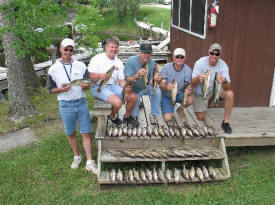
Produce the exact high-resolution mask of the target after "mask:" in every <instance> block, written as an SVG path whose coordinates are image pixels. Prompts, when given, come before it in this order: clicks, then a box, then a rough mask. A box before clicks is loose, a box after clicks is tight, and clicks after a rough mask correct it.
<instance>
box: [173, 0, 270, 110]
mask: <svg viewBox="0 0 275 205" xmlns="http://www.w3.org/2000/svg"><path fill="white" fill-rule="evenodd" d="M274 22H275V0H263V1H258V0H230V1H225V0H221V1H220V13H219V14H218V20H217V27H216V28H212V29H211V28H209V29H207V34H206V39H201V38H199V37H196V36H193V35H190V34H188V33H186V32H184V31H181V30H179V29H176V28H174V27H172V26H171V51H173V50H174V49H175V48H177V47H183V48H185V49H186V51H187V58H188V59H187V64H188V65H189V66H191V67H193V66H194V63H195V61H196V60H197V59H199V58H200V57H202V56H205V55H207V53H208V47H209V45H211V44H212V43H213V42H218V43H220V44H221V45H222V47H223V55H222V59H223V60H225V62H226V63H227V64H228V66H229V69H230V77H231V81H232V89H233V91H234V92H235V106H240V107H244V106H247V107H252V106H268V105H269V100H270V94H271V87H272V79H273V72H274V68H275V23H274Z"/></svg>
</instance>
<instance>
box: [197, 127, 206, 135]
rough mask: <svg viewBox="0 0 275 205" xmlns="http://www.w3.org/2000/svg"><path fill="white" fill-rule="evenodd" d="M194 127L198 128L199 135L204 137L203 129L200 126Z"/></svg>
mask: <svg viewBox="0 0 275 205" xmlns="http://www.w3.org/2000/svg"><path fill="white" fill-rule="evenodd" d="M196 129H197V130H198V132H199V135H200V136H201V137H205V133H204V131H203V130H202V129H201V128H200V127H196Z"/></svg>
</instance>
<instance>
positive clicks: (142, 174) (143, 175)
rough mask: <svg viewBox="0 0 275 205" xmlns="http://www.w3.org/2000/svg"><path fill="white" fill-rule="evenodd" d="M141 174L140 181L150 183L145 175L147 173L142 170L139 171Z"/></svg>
mask: <svg viewBox="0 0 275 205" xmlns="http://www.w3.org/2000/svg"><path fill="white" fill-rule="evenodd" d="M139 174H140V179H141V180H142V181H143V182H148V180H147V178H146V175H145V172H144V171H143V170H142V169H141V170H139Z"/></svg>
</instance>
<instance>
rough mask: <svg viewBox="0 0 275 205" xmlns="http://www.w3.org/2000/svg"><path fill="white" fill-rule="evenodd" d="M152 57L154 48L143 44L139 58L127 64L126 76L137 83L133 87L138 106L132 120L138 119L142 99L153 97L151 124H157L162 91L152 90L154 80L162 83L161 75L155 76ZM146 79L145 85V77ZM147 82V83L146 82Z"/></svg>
mask: <svg viewBox="0 0 275 205" xmlns="http://www.w3.org/2000/svg"><path fill="white" fill-rule="evenodd" d="M151 55H152V46H151V44H148V43H143V44H141V45H140V51H139V54H138V55H137V56H132V57H130V58H129V59H128V60H127V61H126V64H125V69H124V75H125V78H126V79H127V80H134V81H136V83H135V84H134V86H133V91H134V92H135V93H136V94H137V96H138V100H137V103H136V106H135V108H134V110H133V112H132V114H131V116H132V118H134V119H135V118H136V117H137V116H138V113H139V105H140V98H141V97H142V96H143V95H150V96H151V115H150V121H151V124H156V123H157V116H159V114H160V110H159V108H160V99H161V91H160V88H159V87H157V88H156V90H153V88H152V80H153V79H154V80H156V81H157V82H160V81H161V75H160V73H156V74H155V76H153V72H154V67H155V62H154V61H153V60H152V59H151ZM142 76H147V80H146V78H145V83H146V85H144V77H142ZM146 81H147V82H146Z"/></svg>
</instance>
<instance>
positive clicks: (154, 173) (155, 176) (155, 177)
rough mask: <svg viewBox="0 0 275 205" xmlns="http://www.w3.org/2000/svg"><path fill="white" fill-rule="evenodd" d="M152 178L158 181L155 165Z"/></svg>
mask: <svg viewBox="0 0 275 205" xmlns="http://www.w3.org/2000/svg"><path fill="white" fill-rule="evenodd" d="M153 180H154V182H159V179H158V173H157V170H156V168H155V167H154V168H153Z"/></svg>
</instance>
